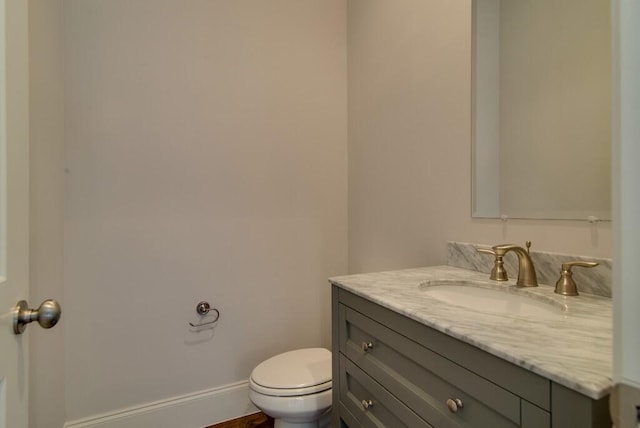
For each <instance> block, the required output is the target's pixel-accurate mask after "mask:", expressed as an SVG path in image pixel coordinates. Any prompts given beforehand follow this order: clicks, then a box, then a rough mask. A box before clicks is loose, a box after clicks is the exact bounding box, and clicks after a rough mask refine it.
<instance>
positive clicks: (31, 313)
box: [13, 299, 62, 334]
mask: <svg viewBox="0 0 640 428" xmlns="http://www.w3.org/2000/svg"><path fill="white" fill-rule="evenodd" d="M61 314H62V308H61V307H60V304H59V303H58V302H56V301H55V300H54V299H48V300H45V301H44V302H42V304H41V305H40V306H39V307H38V309H29V305H28V304H27V301H26V300H20V301H19V302H18V303H17V304H16V306H15V307H14V308H13V332H14V333H15V334H22V333H23V332H24V330H25V329H26V328H27V324H29V323H30V322H33V321H38V324H40V326H41V327H42V328H51V327H53V326H54V325H56V324H57V323H58V320H59V319H60V315H61Z"/></svg>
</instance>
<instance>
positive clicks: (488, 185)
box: [472, 0, 611, 220]
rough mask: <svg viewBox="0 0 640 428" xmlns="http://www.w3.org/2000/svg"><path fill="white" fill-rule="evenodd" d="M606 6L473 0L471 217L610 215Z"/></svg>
mask: <svg viewBox="0 0 640 428" xmlns="http://www.w3.org/2000/svg"><path fill="white" fill-rule="evenodd" d="M610 8H611V5H610V2H609V1H603V0H562V1H558V0H474V2H473V32H472V33H473V44H472V46H473V73H472V74H473V85H472V86H473V98H472V99H473V102H472V104H473V106H472V107H473V108H472V117H473V123H472V129H473V150H472V153H473V171H472V176H473V189H472V190H473V192H472V194H473V201H472V205H473V208H472V216H473V217H490V218H498V217H505V216H506V217H507V218H542V219H583V220H586V219H591V220H594V219H599V220H610V219H611V22H610V21H611V11H610Z"/></svg>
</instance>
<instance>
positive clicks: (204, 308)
mask: <svg viewBox="0 0 640 428" xmlns="http://www.w3.org/2000/svg"><path fill="white" fill-rule="evenodd" d="M211 311H213V312H215V318H214V319H213V320H212V321H207V322H203V323H200V324H194V323H192V322H190V323H189V325H190V326H191V327H202V326H203V325H209V324H214V323H216V322H218V319H219V318H220V311H219V310H217V309H216V308H212V307H211V305H210V304H209V302H206V301H204V300H203V301H202V302H200V303H198V304H197V305H196V312H197V313H198V315H201V316H203V317H204V316H205V315H208V314H209V312H211Z"/></svg>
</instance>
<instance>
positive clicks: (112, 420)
mask: <svg viewBox="0 0 640 428" xmlns="http://www.w3.org/2000/svg"><path fill="white" fill-rule="evenodd" d="M257 411H258V409H257V408H256V407H255V406H254V405H253V404H251V402H250V401H249V383H248V382H238V383H234V384H231V385H225V386H222V387H219V388H213V389H210V390H206V391H200V392H197V393H193V394H187V395H182V396H179V397H173V398H170V399H167V400H162V401H156V402H153V403H146V404H142V405H140V406H136V407H130V408H127V409H120V410H116V411H114V412H111V413H105V414H102V415H96V416H92V417H89V418H83V419H79V420H75V421H70V422H67V423H65V425H64V428H147V427H148V428H177V427H179V428H203V427H206V426H209V425H213V424H216V423H219V422H224V421H227V420H229V419H235V418H239V417H242V416H245V415H249V414H251V413H255V412H257Z"/></svg>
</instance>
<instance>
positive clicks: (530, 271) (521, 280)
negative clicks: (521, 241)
mask: <svg viewBox="0 0 640 428" xmlns="http://www.w3.org/2000/svg"><path fill="white" fill-rule="evenodd" d="M530 246H531V242H530V241H527V249H526V250H525V249H524V248H522V247H519V246H517V245H514V244H503V245H496V246H494V247H491V248H492V249H493V251H494V252H495V255H496V257H498V256H499V257H504V255H505V254H507V253H508V252H509V251H513V252H514V253H516V254H517V255H518V280H517V281H516V285H517V286H519V287H537V286H538V277H537V276H536V269H535V268H534V267H533V261H532V260H531V256H530V255H529V247H530Z"/></svg>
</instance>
